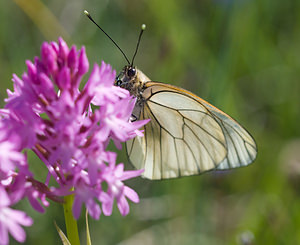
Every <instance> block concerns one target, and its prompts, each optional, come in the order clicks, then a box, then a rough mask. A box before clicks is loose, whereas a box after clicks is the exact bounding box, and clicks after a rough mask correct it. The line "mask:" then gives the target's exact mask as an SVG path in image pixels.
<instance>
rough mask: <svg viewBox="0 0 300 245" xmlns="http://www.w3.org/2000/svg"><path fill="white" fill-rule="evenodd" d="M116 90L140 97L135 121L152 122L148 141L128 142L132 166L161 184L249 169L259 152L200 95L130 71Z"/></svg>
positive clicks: (123, 74)
mask: <svg viewBox="0 0 300 245" xmlns="http://www.w3.org/2000/svg"><path fill="white" fill-rule="evenodd" d="M115 85H116V86H120V87H123V88H125V89H127V90H128V91H129V92H130V94H131V95H133V96H134V97H136V99H137V100H136V104H135V107H134V110H133V113H132V120H133V121H134V120H143V119H151V120H150V122H148V123H147V124H146V125H145V126H143V130H144V137H135V138H133V139H132V140H129V141H127V142H126V151H127V154H128V157H129V160H130V162H131V163H132V164H133V165H134V167H135V168H137V169H144V173H143V174H142V175H143V177H145V178H148V179H152V180H157V179H169V178H177V177H181V176H190V175H196V174H201V173H203V172H206V171H209V170H213V169H215V170H224V169H230V168H236V167H241V166H246V165H248V164H250V163H251V162H253V161H254V160H255V158H256V155H257V147H256V143H255V141H254V139H253V137H252V136H251V135H250V134H249V133H248V132H247V131H246V129H244V128H243V127H242V126H241V125H240V124H239V123H238V122H237V121H235V120H234V119H233V118H231V117H230V116H228V115H227V114H225V113H224V112H222V111H221V110H219V109H217V108H216V107H214V106H213V105H211V104H209V103H208V102H206V101H205V100H203V99H201V98H200V97H198V96H197V95H195V94H193V93H191V92H189V91H187V90H185V89H182V88H179V87H176V86H173V85H169V84H164V83H160V82H153V81H151V79H149V78H148V77H147V76H146V75H145V74H144V73H143V72H142V71H140V70H139V69H137V68H136V67H134V66H132V65H127V66H125V67H124V69H123V70H122V71H121V73H120V74H119V75H118V76H117V78H116V82H115Z"/></svg>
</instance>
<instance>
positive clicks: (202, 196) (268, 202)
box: [0, 0, 300, 245]
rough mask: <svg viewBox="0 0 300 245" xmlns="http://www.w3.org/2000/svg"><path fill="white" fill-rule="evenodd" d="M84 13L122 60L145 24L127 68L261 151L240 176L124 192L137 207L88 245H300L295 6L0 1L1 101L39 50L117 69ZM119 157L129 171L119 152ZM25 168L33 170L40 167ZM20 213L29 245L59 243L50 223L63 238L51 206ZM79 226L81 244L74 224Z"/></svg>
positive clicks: (249, 0)
mask: <svg viewBox="0 0 300 245" xmlns="http://www.w3.org/2000/svg"><path fill="white" fill-rule="evenodd" d="M84 9H87V10H88V11H89V12H90V13H91V15H92V16H93V17H94V18H95V20H96V21H97V22H98V23H99V24H100V25H101V26H102V27H103V28H104V29H105V30H106V31H107V32H108V33H109V34H110V35H111V36H112V37H113V39H114V40H115V41H116V42H117V43H118V44H119V45H120V46H121V47H122V48H123V49H124V52H125V53H126V54H127V56H129V57H131V56H132V54H133V52H134V48H135V45H136V40H137V36H138V33H139V28H140V25H141V24H142V23H145V24H147V29H146V32H145V34H144V36H143V38H142V43H141V46H140V50H139V53H138V55H137V57H136V61H135V64H136V65H137V66H138V67H139V68H140V69H141V70H143V71H144V73H145V74H147V75H148V76H149V77H150V78H151V79H153V80H154V81H160V82H165V83H170V84H174V85H177V86H181V87H184V88H186V89H188V90H190V91H193V92H194V93H196V94H197V95H199V96H201V97H202V98H204V99H206V100H208V101H210V102H211V103H212V104H214V105H215V106H217V107H219V108H220V109H222V110H224V111H225V112H227V113H228V114H230V115H232V116H233V117H234V118H236V119H237V120H238V121H239V122H241V124H242V125H244V126H245V127H246V128H247V129H248V130H249V131H250V132H251V134H252V135H253V136H254V138H255V139H256V141H257V144H258V149H259V152H258V157H257V160H256V161H255V162H254V163H253V164H252V165H250V166H249V167H246V168H241V169H236V170H232V171H226V172H222V173H214V172H210V173H207V174H203V175H202V176H194V177H186V178H181V179H175V180H168V181H154V182H151V181H147V180H143V179H141V178H138V179H136V180H133V181H130V182H128V185H130V186H131V187H133V188H134V189H135V190H136V191H137V192H138V193H139V195H140V197H141V203H140V204H133V203H131V204H130V206H131V212H130V214H129V215H128V216H126V217H122V216H121V215H120V214H119V212H118V210H117V209H116V208H115V210H114V212H113V215H112V216H111V217H105V216H101V218H100V220H98V221H94V220H91V221H90V227H91V236H92V242H93V244H119V245H129V244H130V245H131V244H133V245H135V244H143V245H150V244H163V245H164V244H172V245H177V244H191V245H192V244H209V245H215V244H216V245H219V244H245V245H246V244H249V245H250V244H300V197H299V194H300V191H299V185H300V181H299V180H300V129H299V128H300V127H299V122H300V113H299V107H300V14H299V13H300V1H299V0H290V1H274V0H239V1H238V0H236V1H234V0H214V1H213V0H164V1H159V0H132V1H129V0H103V1H96V0H91V1H83V0H73V1H70V0H69V1H67V0H47V1H40V0H14V1H11V0H2V1H0V34H1V35H0V79H1V83H0V86H1V88H0V97H1V101H3V99H4V98H5V97H6V88H12V83H11V77H12V73H16V74H18V75H21V74H22V72H23V71H24V70H25V69H26V67H25V63H24V62H25V60H26V59H31V60H32V59H33V57H34V56H36V55H39V50H40V46H41V44H42V42H43V41H45V40H47V41H50V40H55V41H56V40H57V38H58V37H59V36H62V37H63V38H64V39H65V40H67V42H68V44H69V45H71V44H76V45H77V46H78V47H80V46H82V45H85V46H86V50H87V54H88V57H89V60H90V63H91V64H92V63H94V62H98V63H99V62H100V61H101V60H104V61H105V62H107V63H110V64H112V66H113V67H114V69H116V70H120V69H121V68H122V67H123V66H124V65H125V60H124V58H123V57H122V55H121V54H120V52H119V51H118V50H117V49H116V47H114V45H113V44H112V43H111V42H110V41H109V40H108V39H107V38H106V37H105V36H104V34H103V33H101V32H100V31H99V30H98V29H97V28H96V26H94V25H93V24H92V23H91V22H90V21H89V20H88V19H87V18H86V17H85V15H84V14H83V10H84ZM1 103H2V104H1V106H3V105H4V103H3V102H1ZM119 156H120V159H119V161H120V162H121V161H122V162H125V163H127V160H126V156H125V152H124V151H123V152H122V153H120V155H119ZM30 160H31V163H32V168H33V169H35V168H38V167H37V166H41V163H40V162H38V161H37V160H36V159H34V158H33V157H30ZM40 168H41V169H42V171H45V169H44V168H43V167H40ZM44 175H45V174H43V177H41V179H43V178H44ZM20 206H21V207H20ZM19 207H20V208H22V209H25V210H28V211H27V212H28V213H29V214H30V215H31V216H32V217H33V218H34V221H35V223H34V225H33V226H32V227H29V228H26V231H27V241H26V244H44V245H47V244H60V240H59V237H58V235H57V233H56V231H55V228H54V225H53V221H54V220H55V221H56V222H57V223H58V225H59V226H60V227H61V228H63V230H64V221H63V210H62V207H61V206H59V205H57V204H55V203H52V202H51V205H50V207H49V208H48V209H47V211H46V213H45V214H39V213H36V212H35V211H33V210H32V209H31V208H30V207H29V205H28V202H27V201H24V202H22V203H21V204H19ZM79 225H80V230H81V231H80V236H81V238H82V241H83V243H82V244H85V231H84V218H83V217H82V218H81V220H80V222H79ZM11 244H15V243H14V241H13V239H11Z"/></svg>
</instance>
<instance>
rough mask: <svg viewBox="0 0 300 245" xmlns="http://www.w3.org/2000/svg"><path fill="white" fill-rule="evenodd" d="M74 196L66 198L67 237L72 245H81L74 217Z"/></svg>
mask: <svg viewBox="0 0 300 245" xmlns="http://www.w3.org/2000/svg"><path fill="white" fill-rule="evenodd" d="M73 200H74V195H69V196H65V198H64V215H65V223H66V229H67V237H68V240H69V242H70V243H71V244H72V245H80V240H79V235H78V228H77V221H76V219H74V217H73V213H72V204H73Z"/></svg>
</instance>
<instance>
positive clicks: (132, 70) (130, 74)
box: [127, 68, 136, 77]
mask: <svg viewBox="0 0 300 245" xmlns="http://www.w3.org/2000/svg"><path fill="white" fill-rule="evenodd" d="M135 74H136V70H135V69H134V68H129V69H128V71H127V76H129V77H133V76H134V75H135Z"/></svg>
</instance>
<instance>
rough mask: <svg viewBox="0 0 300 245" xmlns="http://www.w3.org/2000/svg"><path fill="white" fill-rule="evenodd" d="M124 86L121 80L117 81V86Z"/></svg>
mask: <svg viewBox="0 0 300 245" xmlns="http://www.w3.org/2000/svg"><path fill="white" fill-rule="evenodd" d="M121 85H122V80H121V79H118V80H117V81H116V86H119V87H120V86H121Z"/></svg>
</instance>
